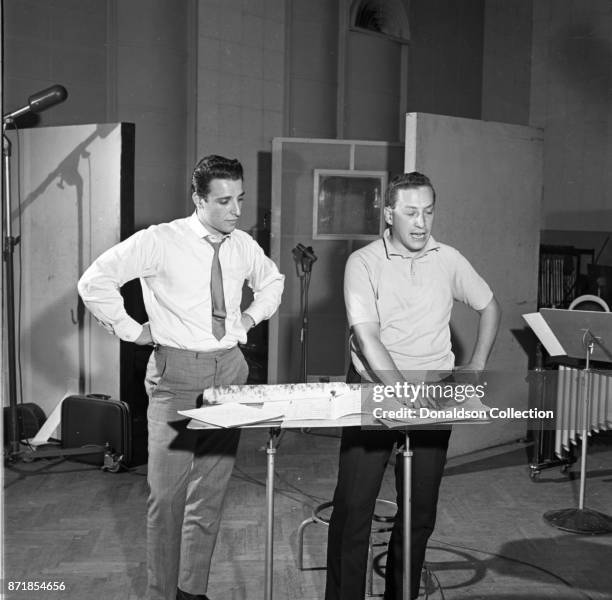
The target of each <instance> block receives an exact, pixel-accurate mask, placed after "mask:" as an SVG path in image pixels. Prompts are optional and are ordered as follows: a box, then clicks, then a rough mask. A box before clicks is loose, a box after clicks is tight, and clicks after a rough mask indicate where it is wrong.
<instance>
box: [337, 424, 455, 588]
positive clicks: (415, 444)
mask: <svg viewBox="0 0 612 600" xmlns="http://www.w3.org/2000/svg"><path fill="white" fill-rule="evenodd" d="M450 433H451V431H450V429H411V430H410V447H411V449H412V451H413V457H412V482H411V485H412V493H411V503H412V513H411V519H412V521H411V573H410V576H411V591H410V592H411V598H416V597H417V596H418V593H419V584H420V578H421V570H422V568H423V561H424V559H425V550H426V547H427V541H428V539H429V536H430V535H431V533H432V532H433V529H434V526H435V522H436V508H437V503H438V490H439V488H440V481H441V479H442V472H443V471H444V464H445V462H446V451H447V449H448V441H449V438H450ZM395 443H397V444H398V446H399V445H403V443H404V433H403V432H397V431H389V430H366V429H361V428H360V427H347V428H345V429H344V430H343V432H342V441H341V445H340V463H339V470H338V483H337V485H336V491H335V493H334V498H333V502H334V505H333V511H332V515H331V519H330V522H329V534H328V543H327V582H326V587H325V600H359V599H360V598H363V597H364V596H365V584H366V569H367V560H368V542H369V539H370V529H371V526H372V517H373V514H374V509H375V505H376V497H377V496H378V492H379V490H380V485H381V483H382V478H383V475H384V472H385V467H386V466H387V462H388V460H389V456H390V454H391V451H392V450H393V446H394V444H395ZM397 459H398V460H397V461H396V464H395V488H396V494H397V506H398V511H397V515H396V517H395V521H394V524H393V530H392V532H391V539H390V540H389V549H388V554H387V566H386V574H385V596H384V597H385V600H402V598H403V590H402V581H403V568H402V566H403V565H402V555H403V508H404V498H403V459H402V458H401V455H398V457H397Z"/></svg>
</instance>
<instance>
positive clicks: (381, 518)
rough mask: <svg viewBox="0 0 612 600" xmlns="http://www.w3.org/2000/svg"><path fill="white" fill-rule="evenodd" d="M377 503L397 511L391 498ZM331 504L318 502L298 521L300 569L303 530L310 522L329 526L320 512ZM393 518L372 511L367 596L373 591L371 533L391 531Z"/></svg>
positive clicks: (302, 560) (302, 556)
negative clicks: (304, 517) (309, 512)
mask: <svg viewBox="0 0 612 600" xmlns="http://www.w3.org/2000/svg"><path fill="white" fill-rule="evenodd" d="M376 504H377V505H380V504H382V505H385V506H389V507H393V508H394V509H395V511H397V504H396V503H395V502H392V501H391V500H383V499H381V498H377V499H376ZM332 505H333V502H323V504H319V505H318V506H315V508H313V509H312V515H311V516H310V517H308V518H307V519H304V521H302V522H301V523H300V526H299V527H298V531H297V535H298V556H297V559H298V568H299V569H300V571H303V570H304V530H305V529H306V527H308V525H310V524H311V523H320V524H321V525H325V526H326V527H329V517H326V516H323V515H322V514H321V513H322V512H323V511H324V510H326V509H328V508H329V507H330V506H332ZM394 520H395V515H393V516H386V515H377V514H376V510H375V511H374V516H373V517H372V529H371V531H370V540H369V542H368V566H367V583H366V590H367V594H368V596H371V595H372V592H373V586H374V583H373V577H372V570H373V566H374V552H373V551H372V534H373V533H385V532H387V531H391V530H392V529H393V521H394Z"/></svg>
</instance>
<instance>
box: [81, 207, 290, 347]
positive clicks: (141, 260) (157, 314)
mask: <svg viewBox="0 0 612 600" xmlns="http://www.w3.org/2000/svg"><path fill="white" fill-rule="evenodd" d="M207 237H210V233H209V232H208V230H207V229H206V228H205V227H204V226H203V225H202V223H201V222H200V220H199V219H198V217H197V215H196V214H195V213H194V214H192V215H191V216H190V217H187V218H184V219H177V220H176V221H172V222H170V223H163V224H161V225H153V226H151V227H149V228H148V229H144V230H142V231H139V232H138V233H135V234H134V235H132V236H131V237H130V238H128V239H127V240H125V241H123V242H121V243H120V244H117V245H116V246H114V247H112V248H111V249H109V250H107V251H106V252H104V253H103V254H102V255H101V256H100V257H99V258H98V259H97V260H96V261H94V263H93V264H92V265H91V266H90V267H89V269H87V271H85V273H84V274H83V276H82V277H81V279H80V281H79V285H78V287H79V293H80V294H81V297H82V298H83V302H84V303H85V305H86V306H87V308H88V309H89V310H90V311H91V312H92V313H93V315H94V316H95V317H96V319H97V320H98V321H99V322H100V324H101V325H103V326H104V327H105V328H106V329H107V330H108V331H109V332H111V333H114V334H115V335H117V336H118V337H120V338H121V339H123V340H126V341H134V340H135V339H136V338H137V337H138V336H139V335H140V334H141V332H142V325H140V324H139V323H138V322H136V321H135V320H134V319H132V318H131V317H130V316H129V315H128V314H127V312H126V311H125V308H124V305H123V299H122V297H121V294H120V292H119V288H120V287H121V286H122V285H123V284H124V283H126V282H128V281H130V280H132V279H136V278H140V282H141V286H142V292H143V298H144V303H145V307H146V310H147V315H148V316H149V323H150V326H151V335H152V336H153V340H154V341H155V342H156V343H158V344H161V345H162V346H171V347H173V348H182V349H187V350H194V351H202V352H206V351H212V350H221V349H227V348H232V347H234V346H235V345H236V344H237V343H239V342H240V343H245V342H246V340H247V335H246V331H245V329H244V327H243V326H242V324H241V311H240V303H241V300H242V288H243V285H244V282H245V280H246V281H247V282H248V284H249V286H250V287H251V288H252V289H253V291H254V297H255V298H254V300H253V302H252V303H251V305H250V306H249V307H248V308H247V309H246V310H245V311H244V312H246V313H248V315H249V316H250V317H251V318H252V319H253V321H254V322H255V323H259V322H260V321H262V320H264V319H269V318H270V317H271V316H272V315H273V314H274V312H275V311H276V309H277V308H278V306H279V304H280V300H281V295H282V292H283V285H284V284H283V281H284V276H283V275H281V274H280V273H279V271H278V269H277V267H276V265H275V264H274V262H272V261H271V260H270V259H269V258H268V257H267V256H265V254H264V252H263V250H262V248H261V247H260V246H259V244H257V242H256V241H255V240H254V239H253V238H252V237H251V236H250V235H249V234H248V233H245V232H244V231H240V230H238V229H236V230H234V231H233V232H232V233H231V234H229V235H228V236H225V238H224V240H223V243H222V244H221V246H220V248H219V261H220V263H221V271H222V273H223V292H224V296H225V307H226V312H227V317H226V319H225V332H226V333H225V336H224V337H223V338H221V340H217V339H216V338H215V336H214V335H213V333H212V310H211V297H210V276H211V265H212V259H213V255H214V250H213V247H212V246H211V245H210V243H209V242H208V241H207V239H206V238H207Z"/></svg>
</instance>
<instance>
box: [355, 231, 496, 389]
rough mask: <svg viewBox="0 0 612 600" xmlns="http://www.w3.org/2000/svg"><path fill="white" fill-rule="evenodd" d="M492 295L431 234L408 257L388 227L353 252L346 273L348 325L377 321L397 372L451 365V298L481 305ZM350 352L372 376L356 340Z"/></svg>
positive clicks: (462, 261) (454, 253)
mask: <svg viewBox="0 0 612 600" xmlns="http://www.w3.org/2000/svg"><path fill="white" fill-rule="evenodd" d="M492 298H493V293H492V292H491V289H490V288H489V286H488V285H487V283H486V282H485V281H484V279H482V277H480V275H478V273H477V272H476V271H475V270H474V268H473V267H472V265H471V264H470V263H469V262H468V261H467V260H466V259H465V258H464V257H463V255H462V254H461V253H460V252H458V251H457V250H455V249H454V248H452V247H450V246H447V245H445V244H440V243H438V242H436V241H435V240H434V239H433V238H432V237H430V238H429V240H428V241H427V244H426V245H425V247H424V248H423V251H422V252H421V253H419V255H418V256H416V257H409V256H404V255H402V254H400V253H399V252H398V251H396V250H395V248H394V247H393V245H392V244H391V239H390V236H389V231H388V230H386V231H385V233H384V235H383V237H382V238H381V239H378V240H376V241H375V242H372V243H371V244H368V245H367V246H365V247H364V248H361V249H359V250H357V251H356V252H353V254H351V256H350V257H349V259H348V261H347V264H346V269H345V273H344V300H345V303H346V311H347V315H348V321H349V325H350V326H351V327H353V326H354V325H358V324H359V323H371V322H376V323H379V324H380V339H381V342H382V343H383V345H384V346H385V348H386V349H387V350H388V352H389V354H390V355H391V358H392V359H393V361H394V363H395V365H396V367H397V368H398V369H399V370H401V371H410V370H416V371H420V370H447V369H452V368H453V366H454V361H455V357H454V354H453V352H452V350H451V339H450V328H449V322H450V316H451V310H452V307H453V300H460V301H461V302H464V303H465V304H467V305H468V306H470V307H471V308H473V309H475V310H482V309H483V308H485V307H486V306H487V305H488V304H489V302H490V301H491V299H492ZM351 354H352V358H353V362H354V364H355V367H356V368H357V370H358V371H360V373H361V374H362V375H363V376H365V377H366V378H370V377H368V376H367V373H366V372H365V369H364V367H363V365H362V360H363V359H362V358H361V355H360V352H359V349H358V348H357V347H356V346H355V345H354V344H352V348H351Z"/></svg>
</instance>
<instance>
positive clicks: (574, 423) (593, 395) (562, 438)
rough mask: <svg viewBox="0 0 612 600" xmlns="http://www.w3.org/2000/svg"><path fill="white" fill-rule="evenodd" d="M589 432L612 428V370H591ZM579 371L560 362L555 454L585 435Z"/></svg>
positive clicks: (569, 446) (560, 454)
mask: <svg viewBox="0 0 612 600" xmlns="http://www.w3.org/2000/svg"><path fill="white" fill-rule="evenodd" d="M590 378H591V381H590V394H589V396H590V398H589V410H588V416H587V432H588V435H590V434H591V433H593V432H595V433H598V432H600V431H606V430H608V429H612V371H601V372H598V371H590ZM582 413H583V406H582V394H581V390H580V371H579V370H578V369H575V368H573V367H566V366H565V365H559V371H558V373H557V399H556V411H555V416H556V423H555V454H556V455H557V456H558V457H559V458H561V457H562V456H563V453H564V451H565V452H568V451H569V450H570V449H571V445H572V444H573V445H576V444H577V443H578V440H579V438H580V436H581V435H582V425H583V424H582Z"/></svg>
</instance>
